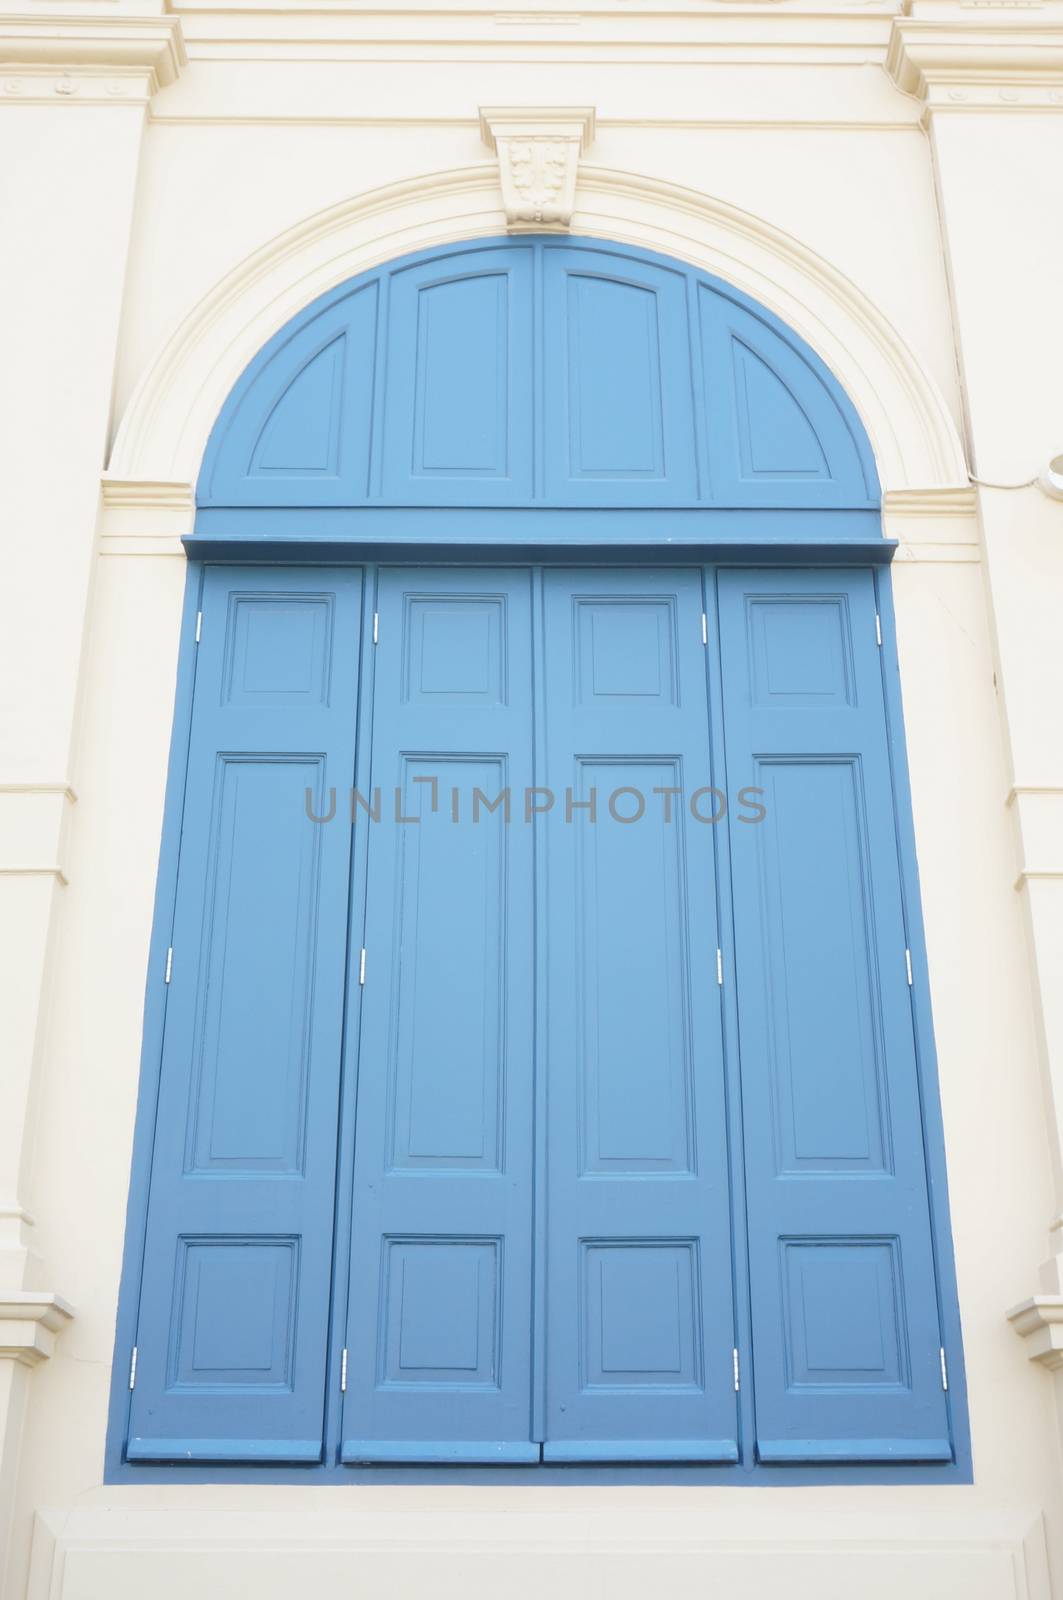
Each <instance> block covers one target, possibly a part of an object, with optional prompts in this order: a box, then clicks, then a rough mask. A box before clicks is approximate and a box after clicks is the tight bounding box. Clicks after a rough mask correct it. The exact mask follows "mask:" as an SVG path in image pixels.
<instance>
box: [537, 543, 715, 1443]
mask: <svg viewBox="0 0 1063 1600" xmlns="http://www.w3.org/2000/svg"><path fill="white" fill-rule="evenodd" d="M544 615H545V651H544V680H545V690H546V717H545V723H546V732H545V744H546V782H547V783H548V784H549V785H550V787H551V788H552V789H553V791H554V792H555V794H556V796H557V799H556V801H555V804H554V809H553V811H552V812H551V814H550V815H549V817H548V818H547V819H546V823H545V828H544V834H545V849H544V851H543V855H544V857H545V896H544V899H545V917H544V924H545V933H544V939H543V947H544V951H545V960H546V970H545V973H544V979H543V981H544V985H545V989H546V993H547V996H548V1005H547V1008H546V1031H547V1037H546V1050H545V1058H546V1062H547V1085H546V1105H547V1116H546V1124H547V1140H548V1152H549V1153H548V1158H547V1162H546V1172H545V1179H546V1188H547V1216H548V1230H547V1240H546V1263H545V1265H546V1297H545V1298H546V1352H547V1393H546V1442H545V1445H544V1449H543V1457H544V1460H546V1461H624V1460H627V1461H669V1460H671V1461H735V1460H737V1458H738V1435H737V1424H738V1419H737V1400H736V1395H735V1388H734V1376H733V1365H732V1349H733V1345H734V1316H733V1309H732V1291H731V1226H730V1205H729V1186H728V1163H727V1112H726V1104H725V1094H724V1076H723V1039H722V1028H721V1014H720V990H719V986H718V983H717V977H716V951H717V944H718V936H717V931H716V905H715V865H714V860H713V837H712V836H713V831H714V830H713V828H712V826H711V825H710V824H709V823H708V822H707V821H702V822H699V821H696V820H694V818H693V816H692V814H691V811H690V808H689V800H690V798H691V796H692V794H693V793H694V792H695V791H696V790H698V789H699V788H701V789H702V791H703V792H702V794H701V796H700V799H699V804H700V808H701V815H702V816H704V817H705V818H707V817H709V816H710V815H711V814H712V812H713V810H714V809H715V804H714V800H713V797H712V796H711V795H709V794H708V793H707V792H705V789H704V786H706V785H708V784H709V783H710V782H711V776H710V774H711V759H710V752H709V716H708V703H707V694H706V677H705V649H704V646H703V645H702V633H701V628H702V576H701V573H700V571H698V570H697V569H694V570H688V569H682V568H672V569H660V568H643V569H639V570H634V571H632V570H624V569H609V568H599V569H595V570H590V571H578V570H577V571H573V570H554V571H548V572H547V574H546V578H545V599H544ZM569 797H571V801H572V802H573V803H572V805H571V806H570V805H569V804H568V803H567V800H568V798H569ZM592 803H593V804H594V806H595V811H594V813H593V814H592V812H591V811H590V810H589V809H588V808H589V807H590V806H591V804H592ZM577 806H578V807H579V808H580V809H578V810H577V809H576V807H577ZM592 815H593V820H592ZM633 817H637V820H635V821H631V820H622V819H631V818H633Z"/></svg>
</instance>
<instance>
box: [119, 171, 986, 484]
mask: <svg viewBox="0 0 1063 1600" xmlns="http://www.w3.org/2000/svg"><path fill="white" fill-rule="evenodd" d="M578 200H579V204H578V208H577V210H576V212H575V214H574V217H573V230H574V231H575V232H578V233H581V234H587V235H590V236H592V237H596V238H602V239H609V240H613V241H615V242H617V243H620V244H632V245H636V246H643V247H645V248H649V249H654V250H659V251H662V252H664V253H666V254H670V255H674V256H676V257H678V258H679V259H680V260H683V261H687V262H689V263H690V264H691V265H693V266H695V267H700V268H702V269H703V270H706V271H709V272H713V273H716V274H718V275H719V276H720V277H722V278H724V279H726V280H727V281H728V282H729V283H731V284H734V285H735V286H736V287H738V288H740V289H743V290H744V291H745V292H746V293H748V294H750V295H751V296H753V298H755V299H757V300H759V301H760V302H761V303H762V304H764V305H766V306H768V307H769V308H770V309H771V310H773V311H774V312H776V314H777V315H778V316H780V317H781V318H782V319H783V321H785V322H786V323H788V324H789V326H790V327H792V328H793V329H794V330H795V331H796V332H797V333H799V334H800V335H801V336H802V337H803V338H805V339H806V340H807V341H808V343H809V344H810V345H811V346H812V347H813V348H814V349H815V350H817V351H818V352H819V354H820V355H821V356H822V358H823V360H824V361H825V362H826V364H827V366H828V367H829V368H830V369H831V371H832V372H833V373H834V374H835V376H836V377H837V379H838V381H839V382H840V383H841V384H842V385H843V386H844V387H845V389H846V390H847V392H848V394H849V396H850V398H851V399H852V401H853V403H854V404H855V405H856V407H857V409H858V411H859V412H860V413H861V416H862V418H863V421H864V423H865V425H866V427H867V429H868V433H869V435H870V438H871V442H872V447H873V449H874V451H875V455H876V459H877V463H878V469H879V475H880V478H881V480H882V483H883V486H884V488H885V489H886V490H894V489H906V488H910V487H913V486H916V485H932V486H933V485H936V486H941V487H943V488H949V489H956V488H961V489H964V490H966V488H967V486H968V484H967V468H966V464H965V461H964V456H963V450H962V447H961V444H960V439H959V435H958V433H957V430H956V426H955V423H954V421H953V419H952V417H951V415H950V413H949V410H948V408H947V406H946V404H945V402H944V400H943V398H942V396H941V394H940V392H939V390H938V389H937V387H936V385H935V384H934V382H933V380H932V379H931V377H930V376H929V374H928V373H927V371H926V369H925V368H924V367H923V366H922V365H921V363H920V362H919V361H918V360H917V359H916V357H915V355H914V354H913V352H912V351H911V349H910V348H909V347H908V345H907V344H906V343H905V341H904V340H903V339H902V338H901V336H900V335H899V334H898V332H897V330H896V329H895V328H894V327H893V325H892V324H891V323H890V322H889V321H888V320H887V319H886V318H885V317H884V316H883V315H882V313H881V311H880V310H879V309H878V307H877V306H876V305H875V303H874V302H873V301H872V300H871V299H870V298H869V297H868V296H866V295H865V294H864V293H863V292H862V291H861V290H860V289H859V288H858V287H857V286H856V285H855V284H854V283H853V282H852V281H851V280H850V279H849V278H847V277H846V276H845V275H844V274H843V273H841V272H839V271H838V270H837V268H835V267H833V266H832V265H831V264H830V263H829V262H827V261H825V260H824V259H823V258H822V257H821V256H819V255H817V254H816V253H815V252H814V251H812V250H810V249H809V248H808V247H807V246H806V245H804V244H802V243H801V242H800V241H799V240H797V239H795V238H793V237H792V236H791V235H789V234H787V233H784V232H783V231H782V230H781V229H778V228H775V227H773V226H772V225H771V224H770V223H767V222H765V221H764V220H763V219H761V218H759V217H755V216H752V215H751V214H750V213H749V212H745V211H741V210H739V209H738V208H737V207H736V206H732V205H729V204H727V203H726V202H725V201H722V200H718V199H714V198H713V197H711V196H707V195H704V194H701V193H699V192H698V191H696V190H693V189H688V188H684V187H682V186H680V185H678V184H672V183H666V182H663V181H662V180H660V179H651V178H646V177H644V176H641V175H639V174H637V173H629V172H621V171H616V170H613V169H610V168H605V167H596V166H582V167H581V169H580V190H579V197H578ZM504 221H505V219H504V214H503V212H502V210H501V208H500V206H499V195H498V180H497V173H496V169H495V167H494V165H493V164H487V163H484V164H482V165H480V166H475V167H465V168H459V169H456V170H452V171H448V172H440V173H425V174H423V175H422V176H421V177H418V178H416V179H411V180H408V181H405V182H402V183H397V184H391V185H388V186H387V187H384V188H381V189H377V190H372V191H370V192H369V193H367V194H362V195H358V196H356V197H354V198H352V199H350V200H348V201H344V202H342V203H341V204H339V205H337V206H333V207H331V208H329V209H328V210H326V211H322V212H319V213H317V214H316V215H314V216H310V217H308V218H306V219H305V221H303V222H301V223H298V224H297V225H296V226H295V227H294V228H291V229H289V230H287V231H286V232H284V233H282V234H280V235H278V237H277V238H275V239H273V240H272V241H270V242H269V243H268V244H266V245H265V246H263V247H262V248H261V249H260V250H258V251H256V252H254V253H253V254H252V255H251V256H249V257H247V258H246V259H245V260H244V261H243V262H241V263H240V264H239V265H238V266H236V267H235V268H234V269H233V270H232V271H231V272H229V273H228V274H226V276H225V277H224V278H222V279H221V280H220V281H219V282H218V284H217V285H216V286H215V287H214V288H213V289H212V290H211V291H210V292H209V293H208V294H207V295H206V296H205V297H204V298H203V299H202V300H201V301H200V302H199V304H198V305H197V306H196V307H195V308H194V309H193V310H192V311H191V312H190V313H189V315H188V316H187V317H186V318H185V319H184V321H183V322H182V323H181V324H180V325H179V326H178V327H177V328H176V329H175V330H174V332H173V333H172V335H171V336H170V338H169V339H168V340H167V342H166V343H165V345H164V346H163V348H162V349H161V350H160V351H159V352H158V354H157V355H156V357H155V359H154V360H153V361H152V362H151V364H150V365H149V366H148V368H147V370H146V371H145V373H144V375H143V376H142V378H141V380H140V382H139V384H138V385H137V388H136V390H135V391H134V394H133V396H132V398H131V400H130V402H129V404H128V406H127V407H126V411H125V414H124V416H123V418H122V421H121V425H120V427H119V430H118V434H117V437H116V439H115V442H114V448H113V451H112V455H111V461H110V465H109V475H110V476H111V477H112V478H115V479H137V480H145V481H147V480H154V481H158V482H170V483H172V482H174V481H176V480H182V481H184V482H186V483H190V482H193V481H194V480H195V478H196V477H197V475H198V471H199V465H200V461H201V458H202V454H203V449H204V446H205V444H206V440H207V437H208V434H209V432H210V429H211V427H212V425H213V423H214V420H215V418H216V416H217V414H218V412H219V410H220V409H221V406H222V403H223V401H224V400H225V397H226V395H227V394H228V392H229V390H230V388H231V387H232V385H233V384H234V383H235V381H236V379H237V378H238V377H239V375H240V373H241V372H242V371H243V369H244V368H245V367H246V365H247V363H248V362H249V361H250V360H251V358H252V356H254V355H255V354H256V352H257V351H258V350H260V349H261V347H262V346H263V345H264V344H265V342H266V340H267V339H268V338H270V337H271V335H272V334H274V333H275V332H276V331H277V330H278V329H279V328H280V327H282V326H283V324H284V323H285V322H286V321H287V320H288V319H289V318H290V317H291V316H293V315H294V314H295V313H296V312H297V311H299V310H300V309H301V308H302V307H303V306H305V305H306V304H307V303H308V302H309V301H311V300H312V299H314V298H315V297H316V296H317V295H319V294H322V293H324V292H325V291H326V290H328V289H330V288H332V287H334V286H335V285H336V284H338V283H341V282H343V280H344V279H345V278H348V277H351V276H353V275H354V274H355V273H358V272H363V271H366V270H368V269H370V268H372V267H375V266H378V265H381V264H382V263H384V262H386V261H388V260H390V259H393V258H394V257H396V256H398V255H401V254H403V253H405V252H407V251H411V250H417V249H425V248H431V247H435V246H439V245H444V244H451V243H456V242H458V241H461V240H467V239H474V238H478V237H485V236H490V235H492V234H498V233H501V232H502V231H503V230H504Z"/></svg>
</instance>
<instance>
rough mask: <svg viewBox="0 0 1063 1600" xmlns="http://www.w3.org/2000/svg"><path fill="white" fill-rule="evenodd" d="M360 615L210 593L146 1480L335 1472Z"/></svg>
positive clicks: (307, 580)
mask: <svg viewBox="0 0 1063 1600" xmlns="http://www.w3.org/2000/svg"><path fill="white" fill-rule="evenodd" d="M360 601H361V577H360V575H359V574H358V573H357V572H352V573H342V572H338V571H329V572H325V571H316V572H314V571H307V570H305V569H295V568H293V569H289V570H287V571H283V572H282V571H278V570H277V569H270V568H236V569H225V568H213V569H208V572H207V576H206V579H205V588H204V598H203V627H202V642H201V644H200V646H199V658H198V662H197V669H196V690H195V697H194V703H193V715H192V733H191V747H190V752H189V763H188V780H187V789H186V805H185V816H184V824H183V831H182V842H181V865H180V870H179V876H178V889H177V904H176V911H175V916H174V934H173V965H172V979H171V983H170V987H169V991H168V999H167V1015H166V1027H165V1035H164V1044H163V1060H162V1072H161V1080H160V1093H159V1104H158V1113H157V1121H156V1136H155V1151H154V1159H153V1163H152V1176H151V1187H150V1194H149V1197H148V1220H147V1238H146V1248H145V1261H144V1272H143V1281H142V1291H141V1302H140V1313H139V1323H138V1331H137V1346H138V1363H137V1372H136V1386H135V1388H134V1390H133V1394H132V1397H131V1402H132V1409H131V1418H130V1430H129V1432H130V1436H129V1442H128V1446H127V1455H128V1457H129V1459H130V1460H133V1461H145V1460H148V1461H150V1460H154V1461H185V1462H196V1461H317V1460H319V1459H320V1457H321V1452H322V1419H323V1403H324V1401H323V1397H324V1380H325V1359H326V1345H327V1318H328V1308H329V1276H330V1269H331V1255H332V1225H333V1205H334V1201H333V1182H334V1166H335V1155H336V1116H337V1098H338V1084H339V1071H340V1043H341V1025H342V1011H343V983H344V965H345V952H346V938H347V879H348V856H349V839H350V827H349V822H348V814H347V811H346V804H345V802H346V797H347V794H348V791H349V788H350V784H351V782H352V777H353V771H354V727H355V717H354V709H353V708H354V706H355V703H356V695H357V673H358V637H359V627H360ZM333 789H334V790H335V791H336V793H337V796H338V805H337V812H336V816H335V817H334V818H333V820H332V821H331V822H330V823H327V824H326V823H315V822H314V821H312V820H311V819H310V818H309V817H308V815H307V799H306V793H307V790H309V791H310V793H311V796H312V801H313V809H314V811H315V814H316V815H318V816H325V815H327V813H328V810H329V793H330V790H333ZM160 976H161V975H160Z"/></svg>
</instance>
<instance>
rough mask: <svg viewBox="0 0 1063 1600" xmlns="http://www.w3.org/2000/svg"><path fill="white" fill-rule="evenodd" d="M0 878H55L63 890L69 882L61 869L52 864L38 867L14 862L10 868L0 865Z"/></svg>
mask: <svg viewBox="0 0 1063 1600" xmlns="http://www.w3.org/2000/svg"><path fill="white" fill-rule="evenodd" d="M0 878H56V879H58V881H59V882H60V883H61V884H62V885H63V888H64V889H65V888H66V887H67V885H68V884H69V882H70V879H69V878H68V877H67V875H66V873H65V872H64V871H63V869H62V867H60V866H58V865H56V864H54V863H53V864H52V865H48V864H43V865H40V866H37V865H34V864H32V863H22V862H16V863H14V864H12V865H11V866H4V865H3V864H2V863H0Z"/></svg>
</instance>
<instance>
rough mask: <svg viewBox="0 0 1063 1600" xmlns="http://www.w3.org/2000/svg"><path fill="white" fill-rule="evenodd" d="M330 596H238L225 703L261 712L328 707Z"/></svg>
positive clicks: (232, 613) (230, 629) (231, 620)
mask: <svg viewBox="0 0 1063 1600" xmlns="http://www.w3.org/2000/svg"><path fill="white" fill-rule="evenodd" d="M331 654H332V597H331V596H330V595H306V594H284V593H283V592H280V593H275V594H265V595H263V594H234V595H233V596H232V597H231V599H230V602H229V616H228V619H227V639H226V651H225V681H224V686H223V689H222V697H221V698H222V705H224V706H246V707H248V708H249V709H255V710H260V711H267V710H273V709H275V708H277V709H279V708H281V707H285V706H291V707H299V706H316V705H327V704H328V697H329V663H330V659H331Z"/></svg>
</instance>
